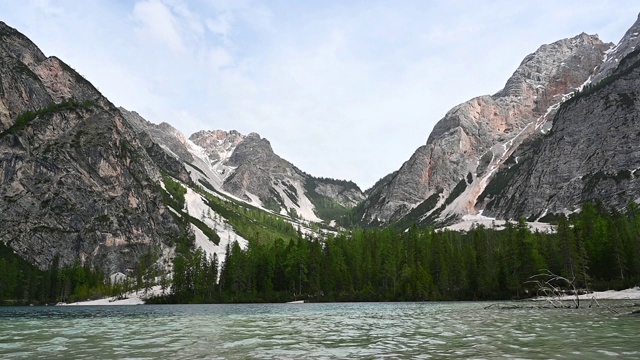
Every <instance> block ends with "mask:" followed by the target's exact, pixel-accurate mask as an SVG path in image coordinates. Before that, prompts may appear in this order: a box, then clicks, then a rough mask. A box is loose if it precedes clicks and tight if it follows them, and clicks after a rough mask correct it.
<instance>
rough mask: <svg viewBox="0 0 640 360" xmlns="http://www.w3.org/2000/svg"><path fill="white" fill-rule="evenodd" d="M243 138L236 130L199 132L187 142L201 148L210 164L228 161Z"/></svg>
mask: <svg viewBox="0 0 640 360" xmlns="http://www.w3.org/2000/svg"><path fill="white" fill-rule="evenodd" d="M245 138H246V136H244V135H242V134H240V133H239V132H238V131H236V130H231V131H224V130H201V131H198V132H196V133H194V134H192V135H191V136H190V137H189V140H191V141H192V142H193V143H194V144H196V145H198V146H200V147H202V148H203V149H204V151H205V152H206V154H207V156H208V157H209V159H211V161H212V162H217V161H221V160H226V159H228V158H229V157H230V156H231V154H232V153H233V151H234V150H235V148H236V146H238V144H239V143H241V142H242V141H244V140H245Z"/></svg>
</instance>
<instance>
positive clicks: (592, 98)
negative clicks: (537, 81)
mask: <svg viewBox="0 0 640 360" xmlns="http://www.w3.org/2000/svg"><path fill="white" fill-rule="evenodd" d="M638 31H640V19H639V20H638V21H637V22H636V23H635V24H634V25H633V26H632V27H631V29H630V30H629V31H628V32H627V33H626V35H625V36H624V38H623V39H622V40H621V41H620V43H619V44H618V46H617V47H616V48H615V49H614V50H613V51H612V52H610V53H609V54H608V60H607V62H605V65H604V66H602V69H601V70H600V72H599V73H597V74H596V75H595V76H593V78H592V79H593V80H594V81H598V82H591V83H590V84H589V86H587V87H585V88H584V89H583V90H582V91H581V92H579V93H577V94H576V95H575V96H574V97H572V98H571V99H569V100H567V101H566V102H565V103H564V104H562V106H561V107H560V109H559V110H558V112H557V114H556V116H555V118H554V120H553V127H552V128H551V131H550V132H549V133H548V134H545V135H540V136H538V137H536V138H534V139H532V140H531V141H528V142H527V143H526V144H525V146H523V148H522V149H521V150H520V151H518V152H516V153H514V154H513V155H512V160H511V161H509V162H508V165H507V166H503V167H502V168H501V169H500V171H499V172H498V175H497V176H496V178H495V180H494V181H492V182H491V183H490V184H489V186H488V187H487V189H486V191H485V193H484V194H483V200H484V202H486V207H487V209H486V213H487V214H490V215H494V216H497V217H501V218H518V217H521V216H524V217H527V218H534V219H535V218H540V217H544V216H545V215H549V214H557V213H569V212H573V211H576V210H579V209H580V207H581V205H582V204H583V203H584V202H587V201H591V202H598V201H602V202H603V203H604V205H605V206H608V207H613V208H617V209H618V210H621V209H623V208H624V207H625V206H626V205H627V203H628V202H629V201H632V200H633V201H636V202H638V201H640V186H639V180H640V179H639V178H640V170H639V169H640V100H639V99H638V97H639V96H640V48H636V46H637V45H638V40H637V39H638ZM621 56H623V57H621ZM614 65H615V66H614ZM516 159H517V162H516Z"/></svg>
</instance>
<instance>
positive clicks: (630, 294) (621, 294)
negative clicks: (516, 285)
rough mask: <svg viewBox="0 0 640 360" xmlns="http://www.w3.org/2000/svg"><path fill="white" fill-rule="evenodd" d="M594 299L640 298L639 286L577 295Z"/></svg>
mask: <svg viewBox="0 0 640 360" xmlns="http://www.w3.org/2000/svg"><path fill="white" fill-rule="evenodd" d="M594 297H595V299H596V300H640V287H638V286H636V287H633V288H630V289H625V290H619V291H616V290H607V291H594V292H592V293H589V294H582V295H578V298H579V299H580V300H591V299H592V298H594ZM575 298H576V296H575V295H564V296H562V297H560V298H557V300H563V301H565V300H566V301H571V300H574V299H575ZM532 300H533V301H544V300H547V298H546V297H544V296H541V297H537V298H534V299H532Z"/></svg>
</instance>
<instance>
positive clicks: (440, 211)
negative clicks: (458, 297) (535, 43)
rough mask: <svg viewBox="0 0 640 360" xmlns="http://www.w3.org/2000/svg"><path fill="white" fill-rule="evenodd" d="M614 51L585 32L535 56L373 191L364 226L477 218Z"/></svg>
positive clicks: (436, 132) (452, 115) (439, 129)
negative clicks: (492, 189)
mask: <svg viewBox="0 0 640 360" xmlns="http://www.w3.org/2000/svg"><path fill="white" fill-rule="evenodd" d="M609 48H610V44H604V43H603V42H602V41H601V40H600V39H598V37H597V36H591V35H587V34H584V33H583V34H580V35H578V36H576V37H573V38H571V39H564V40H560V41H557V42H555V43H553V44H549V45H543V46H541V47H540V48H539V49H538V50H537V51H536V52H534V53H533V54H530V55H528V56H527V57H526V58H525V59H524V60H523V61H522V63H521V64H520V66H519V67H518V69H517V70H516V71H515V73H514V74H513V76H512V77H511V78H510V79H509V80H508V81H507V83H506V85H505V87H504V89H503V90H501V91H499V92H498V93H496V94H495V95H492V96H480V97H477V98H474V99H472V100H469V101H467V102H465V103H463V104H460V105H458V106H456V107H454V108H453V109H451V110H450V111H449V112H448V113H447V114H446V115H445V117H444V118H443V119H442V120H440V121H439V122H438V123H437V124H436V126H435V127H434V129H433V131H432V133H431V135H430V136H429V139H428V141H427V143H426V145H424V146H421V147H420V148H418V149H417V150H416V152H415V153H414V154H413V156H411V158H410V159H409V160H408V161H407V162H405V163H404V164H403V165H402V167H401V168H400V169H399V170H398V171H397V172H396V173H395V174H394V175H393V176H391V177H390V179H389V181H387V182H383V183H380V184H378V185H377V186H376V187H374V188H373V189H372V190H371V191H370V192H369V197H368V198H367V200H366V201H365V204H364V207H363V208H364V211H363V218H362V221H363V222H364V223H368V224H374V223H378V222H379V223H383V224H386V223H390V222H394V221H398V220H400V219H402V218H404V217H407V216H410V217H411V218H412V220H415V221H417V222H426V223H429V222H431V223H433V222H434V221H435V220H436V219H439V220H440V221H442V220H443V219H445V218H446V217H449V216H452V217H455V216H459V215H462V214H467V213H474V212H475V211H476V210H475V202H476V199H477V197H478V195H480V193H481V192H482V191H483V190H484V187H485V186H486V183H487V181H488V179H490V178H491V176H492V175H493V173H494V170H495V169H496V168H497V166H499V165H500V164H501V163H502V162H504V161H505V160H506V159H507V158H508V157H509V155H510V154H511V153H512V152H513V150H514V149H516V148H517V146H518V145H519V144H520V143H521V142H522V141H523V140H524V139H525V138H527V137H528V136H530V135H531V134H532V133H534V130H535V129H536V128H540V127H541V126H543V125H544V123H545V121H546V120H547V119H549V118H550V117H551V116H552V115H553V114H554V110H555V109H557V106H558V104H559V103H560V102H561V101H562V100H563V97H565V96H566V95H565V94H568V93H570V92H571V91H572V90H573V89H574V88H577V87H580V86H581V85H582V84H583V83H584V82H585V81H586V80H587V79H588V78H589V77H590V76H591V75H592V73H593V71H594V69H595V68H597V67H598V66H599V65H600V64H601V63H602V61H603V58H604V55H605V52H606V51H607V50H608V49H609Z"/></svg>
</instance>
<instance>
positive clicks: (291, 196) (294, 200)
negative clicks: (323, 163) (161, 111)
mask: <svg viewBox="0 0 640 360" xmlns="http://www.w3.org/2000/svg"><path fill="white" fill-rule="evenodd" d="M120 110H121V111H122V112H123V114H125V117H126V118H127V119H128V120H129V121H130V122H131V123H132V125H133V126H134V127H135V128H137V129H141V130H143V131H145V132H146V133H147V134H149V136H150V137H151V138H152V139H153V141H154V142H155V143H157V144H159V146H160V147H161V148H162V149H164V150H165V151H166V153H167V154H170V155H171V156H173V157H174V158H175V159H177V160H179V161H180V162H182V163H183V164H184V167H185V168H186V169H187V170H188V171H189V173H190V179H191V180H193V181H194V182H195V183H196V184H199V185H201V186H204V187H205V188H207V189H210V190H213V191H217V192H220V193H223V194H228V195H230V196H233V197H235V198H237V199H239V200H242V201H244V202H247V203H249V204H251V205H254V206H257V207H259V208H263V209H265V210H269V211H272V212H275V213H277V214H280V215H283V216H289V217H293V218H301V219H304V220H307V221H312V222H322V221H325V222H326V223H327V224H329V223H331V222H332V221H335V220H340V218H341V217H342V216H345V215H346V214H347V213H348V212H349V209H350V208H352V207H354V206H355V205H357V204H358V203H359V202H361V201H362V200H363V199H364V194H363V193H362V191H361V190H360V189H359V188H358V186H357V185H356V184H354V183H353V182H349V181H343V180H333V179H323V178H316V177H313V176H311V175H308V174H306V173H305V172H303V171H301V170H300V169H298V168H297V167H295V166H294V165H293V164H291V163H290V162H288V161H286V160H284V159H282V158H281V157H279V156H278V155H276V154H275V153H274V151H273V148H272V147H271V144H270V143H269V141H268V140H267V139H265V138H262V137H260V135H259V134H257V133H250V134H248V135H242V134H240V133H239V132H237V131H235V130H231V131H222V130H214V131H210V130H203V131H198V132H196V133H194V134H192V135H191V136H190V137H189V139H186V138H185V137H184V135H183V134H182V133H180V132H179V131H178V130H176V129H174V128H173V127H171V126H170V125H168V124H160V125H155V124H152V123H150V122H148V121H146V120H144V119H143V118H142V117H140V115H138V114H137V113H135V112H129V111H127V110H125V109H122V108H121V109H120ZM174 176H176V177H179V178H181V179H182V178H183V174H174ZM183 181H187V180H186V179H183Z"/></svg>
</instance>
